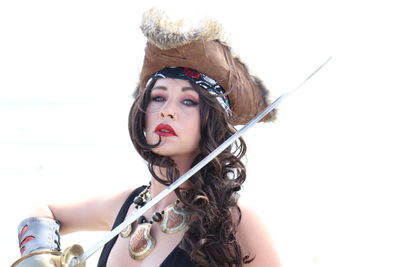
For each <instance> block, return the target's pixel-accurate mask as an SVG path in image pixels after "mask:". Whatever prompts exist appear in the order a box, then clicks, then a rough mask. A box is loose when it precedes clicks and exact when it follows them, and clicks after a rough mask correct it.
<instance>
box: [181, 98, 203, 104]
mask: <svg viewBox="0 0 400 267" xmlns="http://www.w3.org/2000/svg"><path fill="white" fill-rule="evenodd" d="M182 103H183V104H184V105H186V106H197V105H198V104H199V103H198V102H197V101H194V100H192V99H185V100H183V101H182Z"/></svg>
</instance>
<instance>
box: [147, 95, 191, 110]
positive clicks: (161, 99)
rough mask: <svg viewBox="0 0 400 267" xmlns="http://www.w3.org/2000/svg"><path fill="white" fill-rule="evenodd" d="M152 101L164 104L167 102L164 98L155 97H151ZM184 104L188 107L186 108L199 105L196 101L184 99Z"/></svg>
mask: <svg viewBox="0 0 400 267" xmlns="http://www.w3.org/2000/svg"><path fill="white" fill-rule="evenodd" d="M151 101H153V102H164V101H165V97H163V96H153V97H151ZM182 104H184V105H186V106H190V107H193V106H197V105H198V104H199V103H198V102H197V101H195V100H192V99H184V100H182Z"/></svg>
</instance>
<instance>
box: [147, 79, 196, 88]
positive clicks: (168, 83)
mask: <svg viewBox="0 0 400 267" xmlns="http://www.w3.org/2000/svg"><path fill="white" fill-rule="evenodd" d="M154 89H162V90H169V89H171V90H173V89H178V90H179V89H180V90H182V89H184V90H194V88H193V86H192V85H191V84H190V82H189V81H188V80H183V79H172V78H162V79H158V80H157V81H156V82H155V84H154V86H153V90H154Z"/></svg>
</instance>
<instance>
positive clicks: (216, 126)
mask: <svg viewBox="0 0 400 267" xmlns="http://www.w3.org/2000/svg"><path fill="white" fill-rule="evenodd" d="M155 82H156V79H153V80H152V81H151V82H150V83H149V84H148V85H147V88H146V90H142V91H141V90H138V89H139V88H137V89H136V91H135V93H134V97H135V101H134V103H133V105H132V108H131V110H130V113H129V133H130V137H131V140H132V142H133V144H134V146H135V148H136V150H137V151H138V152H139V154H140V155H141V156H142V157H143V159H144V160H145V161H146V162H147V165H148V169H149V171H150V173H151V174H152V175H153V177H154V178H155V179H156V180H157V181H158V182H160V183H161V184H164V185H170V184H171V183H172V182H174V181H175V180H176V179H177V178H179V176H180V175H181V174H180V173H179V171H178V170H177V169H176V165H175V163H174V161H173V160H172V159H171V158H169V157H165V156H161V155H158V154H156V153H154V152H152V149H153V148H155V147H157V146H158V145H159V143H158V144H155V145H150V144H148V143H147V141H146V136H145V131H144V129H145V116H146V108H147V106H148V103H149V101H150V92H151V89H152V88H153V86H154V84H155ZM191 85H192V86H193V88H194V89H195V90H196V92H197V93H198V94H199V97H200V124H201V125H200V129H201V130H200V131H201V141H200V144H199V148H200V153H199V155H198V156H197V157H196V158H195V159H194V161H193V163H192V166H194V165H196V164H197V163H198V162H199V161H200V160H202V159H203V158H204V157H205V156H207V155H208V154H209V153H211V152H212V151H213V150H214V149H215V148H217V147H218V146H219V145H220V144H222V143H223V142H224V141H225V140H226V139H228V138H229V137H230V136H232V135H233V134H234V133H235V132H236V129H235V128H234V127H233V126H232V125H231V124H230V123H229V117H228V115H227V113H226V112H225V111H224V109H223V108H222V107H221V106H220V104H219V103H218V101H217V99H216V97H215V96H214V95H211V94H210V93H209V92H208V91H207V90H204V89H203V88H201V87H199V86H198V85H196V84H194V83H191ZM245 153H246V144H245V142H244V140H243V139H242V138H239V139H238V140H237V141H236V142H235V143H234V144H232V145H231V146H230V147H228V148H227V149H225V150H224V151H223V152H222V153H220V154H219V155H218V156H217V157H215V158H214V159H213V160H212V161H211V162H209V163H208V164H207V165H206V166H205V167H203V168H202V169H201V170H200V171H198V172H197V173H196V174H195V175H193V176H192V177H191V178H190V179H189V182H190V183H189V184H190V185H189V188H185V192H184V193H183V191H181V189H179V188H178V189H176V190H175V193H176V195H177V197H178V198H179V199H180V200H181V201H182V203H183V204H184V206H185V210H186V211H187V212H188V214H189V215H190V220H189V223H188V229H187V231H186V232H185V234H184V237H183V239H182V242H181V245H180V246H181V248H182V249H183V250H184V251H186V252H187V253H188V254H189V255H190V257H191V258H192V260H193V261H194V262H196V263H197V264H198V265H199V266H217V267H220V266H242V265H243V263H248V262H251V261H252V259H251V258H250V256H249V255H245V253H244V252H243V250H242V248H241V246H240V244H239V242H238V240H237V237H236V234H237V228H238V225H239V223H240V220H241V211H240V208H239V206H238V204H237V201H238V197H239V195H238V191H239V190H240V189H241V186H242V184H243V182H244V181H245V180H246V168H245V166H244V164H243V163H242V161H241V159H242V158H243V156H244V155H245ZM155 167H164V168H166V180H165V179H161V178H159V177H158V176H157V175H156V173H155V171H154V170H155Z"/></svg>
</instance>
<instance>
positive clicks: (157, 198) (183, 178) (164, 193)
mask: <svg viewBox="0 0 400 267" xmlns="http://www.w3.org/2000/svg"><path fill="white" fill-rule="evenodd" d="M331 58H332V57H329V58H328V59H327V60H326V61H325V62H324V63H323V64H322V65H321V66H319V67H318V68H316V69H315V70H314V71H313V72H312V73H311V74H310V75H309V76H308V77H307V78H306V79H305V80H304V81H303V82H302V83H300V84H299V85H298V86H297V87H296V88H295V89H293V90H291V91H288V92H286V93H284V94H282V95H281V96H280V97H278V98H277V99H276V100H275V101H274V102H272V104H271V105H269V106H268V107H266V108H265V109H264V110H263V111H262V112H260V113H259V114H258V115H257V116H256V117H254V118H253V119H252V120H251V121H249V122H248V123H247V124H246V125H244V126H243V127H242V128H241V129H240V130H239V131H237V132H236V133H235V134H234V135H232V136H231V137H229V138H228V139H227V140H226V141H225V142H223V143H222V144H221V145H220V146H219V147H217V148H216V149H215V150H214V151H213V152H211V153H210V154H209V155H208V156H206V157H205V158H204V159H202V160H201V161H200V162H199V163H197V164H196V165H195V166H194V167H193V168H191V169H190V170H189V171H187V172H186V173H185V174H184V175H182V176H181V177H180V178H178V179H177V180H176V181H175V182H173V183H172V184H171V185H169V186H168V187H167V188H166V189H164V190H163V191H161V192H160V193H159V194H158V195H157V196H155V197H154V198H153V199H151V200H150V201H149V202H148V203H147V204H146V205H144V206H143V207H141V208H140V209H139V210H137V211H136V212H134V213H132V214H131V215H129V216H128V217H127V218H126V219H125V220H124V221H123V222H122V223H121V224H120V225H118V226H117V227H115V228H114V229H113V230H112V231H110V232H108V233H107V234H106V235H105V236H104V237H103V238H102V239H101V240H100V241H99V242H97V243H96V244H95V245H93V246H92V247H90V248H89V249H88V250H87V251H86V252H84V253H83V254H81V255H80V256H79V258H77V263H81V262H85V261H86V260H87V259H88V258H89V257H90V256H92V255H93V254H94V253H95V252H96V251H97V250H99V249H100V248H102V247H103V246H104V245H105V244H106V243H107V242H109V241H110V240H111V239H113V238H114V237H115V236H116V235H118V234H119V233H120V232H121V231H122V230H123V229H125V228H126V227H127V226H128V225H130V224H131V223H133V222H134V221H135V220H137V219H138V218H139V217H140V216H142V215H143V214H144V213H145V212H146V211H148V210H149V209H150V208H151V207H153V206H154V205H155V204H157V203H158V202H159V201H160V200H161V199H163V198H164V197H166V196H167V195H168V194H169V193H171V192H172V191H174V190H175V189H176V188H178V187H179V186H180V185H181V184H183V183H184V182H186V181H187V180H188V179H189V178H190V177H191V176H192V175H194V174H195V173H196V172H198V171H199V170H200V169H201V168H203V167H204V166H205V165H206V164H207V163H209V162H210V161H211V160H212V159H213V158H215V157H216V156H218V155H219V154H220V153H221V152H222V151H224V150H225V149H226V148H228V147H229V146H230V145H231V144H232V143H233V142H235V141H236V140H237V139H239V137H241V136H242V135H243V134H244V133H245V132H247V131H248V130H249V129H250V128H251V127H252V126H253V125H254V124H256V123H257V122H258V121H260V120H261V119H262V118H264V117H265V116H266V115H267V114H268V113H270V112H271V111H272V110H273V109H274V108H275V107H276V106H277V105H279V104H280V103H281V102H282V101H283V100H284V99H285V98H286V97H288V96H289V95H290V94H292V93H293V92H295V91H296V90H297V89H299V88H300V87H302V86H303V85H304V84H305V83H306V82H307V81H308V80H310V79H311V77H313V76H314V75H315V74H316V73H317V72H318V71H319V70H320V69H321V68H322V67H324V66H325V65H326V64H327V63H328V61H329V60H330V59H331ZM73 266H75V265H71V267H73Z"/></svg>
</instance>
